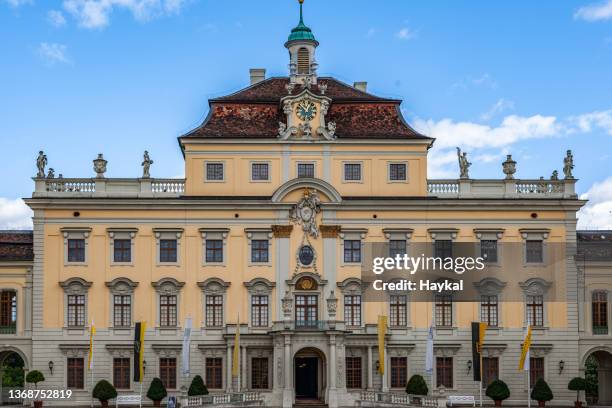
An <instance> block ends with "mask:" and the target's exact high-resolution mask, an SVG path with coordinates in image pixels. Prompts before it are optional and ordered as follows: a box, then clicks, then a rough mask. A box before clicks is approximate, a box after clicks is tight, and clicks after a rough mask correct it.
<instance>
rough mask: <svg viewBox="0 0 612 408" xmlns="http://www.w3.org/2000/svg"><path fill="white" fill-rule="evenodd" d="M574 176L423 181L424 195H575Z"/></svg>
mask: <svg viewBox="0 0 612 408" xmlns="http://www.w3.org/2000/svg"><path fill="white" fill-rule="evenodd" d="M576 181H577V180H576V179H564V180H542V179H538V180H519V179H509V180H474V179H455V180H427V194H428V195H429V196H430V197H440V198H577V195H576V190H575V184H576Z"/></svg>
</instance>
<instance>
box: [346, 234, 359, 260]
mask: <svg viewBox="0 0 612 408" xmlns="http://www.w3.org/2000/svg"><path fill="white" fill-rule="evenodd" d="M344 262H347V263H360V262H361V240H359V239H345V240H344Z"/></svg>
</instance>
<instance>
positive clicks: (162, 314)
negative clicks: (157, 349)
mask: <svg viewBox="0 0 612 408" xmlns="http://www.w3.org/2000/svg"><path fill="white" fill-rule="evenodd" d="M176 309H177V306H176V295H159V325H160V326H161V327H176V321H177V316H176V315H177V310H176Z"/></svg>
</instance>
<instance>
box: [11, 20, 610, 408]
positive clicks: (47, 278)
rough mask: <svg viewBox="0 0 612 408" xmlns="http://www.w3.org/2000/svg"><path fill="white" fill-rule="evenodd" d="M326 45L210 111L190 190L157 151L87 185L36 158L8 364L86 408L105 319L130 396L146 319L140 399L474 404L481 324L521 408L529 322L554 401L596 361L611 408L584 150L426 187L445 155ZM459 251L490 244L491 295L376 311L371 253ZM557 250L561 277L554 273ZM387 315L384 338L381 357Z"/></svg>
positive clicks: (102, 361) (17, 249)
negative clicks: (200, 394)
mask: <svg viewBox="0 0 612 408" xmlns="http://www.w3.org/2000/svg"><path fill="white" fill-rule="evenodd" d="M318 45H319V43H318V41H317V40H316V39H315V37H314V35H313V33H312V31H311V30H310V28H308V27H307V26H306V25H305V24H304V22H303V19H302V18H301V15H300V22H299V24H298V26H296V27H295V28H294V29H293V30H292V31H291V34H290V36H289V39H288V41H287V42H286V43H285V47H286V48H287V49H288V51H289V57H290V59H289V75H288V76H286V77H272V78H267V77H266V76H265V70H263V69H252V70H251V72H250V85H249V86H247V87H246V88H244V89H241V90H239V91H238V92H236V93H233V94H231V95H227V96H223V97H219V98H215V99H211V100H210V101H209V108H210V109H209V113H208V116H207V117H206V119H205V120H204V122H203V123H202V124H201V126H199V127H198V128H196V129H194V130H193V131H191V132H189V133H188V134H185V135H183V136H181V137H180V138H179V139H178V142H179V144H180V147H181V150H182V153H183V156H184V160H185V179H160V178H153V177H151V176H150V172H153V173H154V169H155V167H154V166H152V164H153V163H152V160H151V158H150V157H149V155H148V153H147V154H146V155H145V157H144V159H143V162H142V166H143V177H142V178H138V179H127V178H107V177H106V176H105V172H106V169H107V167H110V166H112V162H107V161H106V159H105V158H104V156H103V155H102V154H100V155H99V157H97V158H95V160H94V161H93V172H95V176H94V177H91V178H57V177H53V175H52V174H51V175H48V174H46V169H45V164H46V163H45V158H44V154H43V153H42V152H41V156H40V158H39V163H38V164H39V174H38V176H37V177H35V178H34V182H35V190H34V193H33V194H32V197H31V198H28V199H26V202H27V204H28V205H29V206H30V207H31V208H32V209H33V210H34V218H33V225H34V228H33V231H32V232H29V233H28V232H21V233H18V232H2V233H1V234H0V286H1V289H2V291H1V293H0V296H1V297H0V303H1V305H0V306H1V310H0V320H1V321H0V326H1V328H0V339H1V341H0V345H2V349H1V350H0V351H1V354H0V356H1V357H2V359H3V361H5V364H7V363H6V361H9V362H13V363H14V361H17V360H21V364H22V365H23V367H24V369H25V370H33V369H38V370H41V371H42V372H43V373H44V375H45V377H46V380H45V382H44V383H43V384H44V386H43V385H40V386H41V387H42V388H56V389H66V388H69V389H71V390H73V392H74V397H73V398H72V399H71V400H70V401H69V402H66V401H63V402H58V401H49V402H46V404H59V405H62V404H73V405H74V404H79V403H80V404H85V405H88V404H89V400H90V392H91V391H90V390H91V385H90V372H89V371H88V370H87V353H88V347H89V327H90V325H91V324H92V322H95V326H96V329H97V333H96V337H95V349H94V369H93V375H92V378H93V380H94V383H95V382H96V381H98V380H100V379H108V380H109V381H111V382H112V383H113V384H114V385H115V387H116V388H117V389H118V392H119V394H134V393H138V392H139V390H138V387H139V385H138V384H137V383H134V382H133V380H132V377H133V364H134V362H133V338H134V333H133V330H134V323H135V322H137V321H142V322H146V324H147V329H146V338H145V357H144V358H145V362H146V365H145V387H146V386H148V384H149V383H150V381H151V380H152V379H153V378H154V377H159V378H161V379H162V381H163V382H164V385H165V386H166V388H167V389H168V390H169V393H170V394H174V395H177V396H180V395H184V394H185V391H186V388H187V387H188V386H189V384H190V382H191V380H192V378H193V377H194V376H195V375H201V376H202V377H203V378H204V381H205V383H206V385H207V387H208V389H209V391H210V392H211V393H214V394H227V393H245V392H257V393H258V395H259V396H260V398H261V399H263V401H264V404H265V406H271V407H292V406H293V405H294V404H298V405H299V404H300V403H301V402H303V401H309V402H310V403H311V405H312V401H313V400H314V401H317V400H318V401H319V402H320V404H322V405H323V404H327V405H328V406H329V407H349V406H350V407H352V406H356V405H355V404H358V403H362V404H363V403H364V402H368V401H370V403H371V404H374V403H375V400H376V399H377V398H379V399H384V398H389V395H395V394H397V395H400V394H404V395H405V391H404V390H405V386H406V382H407V380H408V379H409V378H410V377H411V376H412V375H414V374H421V375H423V376H424V377H425V379H426V381H427V384H428V386H429V388H430V390H431V393H432V394H433V395H438V396H447V395H454V394H457V395H478V389H479V388H478V387H479V385H478V383H477V382H474V381H473V380H472V373H471V372H470V370H471V369H472V365H473V362H472V361H471V360H472V349H471V343H470V341H471V331H470V330H471V329H470V323H471V322H474V321H484V322H487V323H488V324H489V329H488V330H487V336H486V341H485V344H484V347H483V381H484V382H485V383H488V382H490V381H492V380H493V379H497V378H499V379H503V380H504V381H505V382H506V383H507V384H508V385H509V387H510V389H511V393H512V396H511V400H515V401H517V402H520V403H522V404H525V402H526V401H525V399H526V383H525V378H526V377H525V375H524V373H523V372H520V371H518V369H517V367H518V360H519V357H520V352H521V344H522V342H523V337H524V333H525V328H526V327H527V326H528V325H529V324H531V325H532V326H533V339H532V348H531V355H530V357H531V359H530V370H531V371H530V374H531V380H532V382H534V381H535V380H537V379H538V378H544V379H546V381H547V382H548V384H549V385H550V386H551V388H552V390H553V392H554V395H555V400H554V403H556V404H558V405H570V404H572V403H573V402H572V401H573V399H574V396H575V393H574V392H573V391H568V390H567V383H568V381H569V380H570V379H571V378H572V377H575V376H578V375H584V370H585V364H586V361H587V359H588V358H589V357H592V356H594V357H595V358H596V360H597V363H598V372H599V374H598V375H599V383H600V386H599V394H598V401H599V402H600V403H606V402H607V403H609V402H611V401H612V392H611V391H610V390H611V389H612V373H611V372H610V370H612V354H610V353H612V337H610V331H609V319H610V317H609V316H610V313H609V309H610V308H609V293H610V291H612V281H611V280H610V277H609V276H610V270H611V266H612V263H610V262H605V261H604V262H600V261H598V260H590V259H586V260H585V259H584V258H581V260H580V261H578V260H577V259H578V258H577V257H578V254H577V250H576V248H577V244H579V243H580V242H583V241H585V242H586V241H589V242H592V241H595V242H599V243H608V244H610V241H612V234H609V233H606V232H601V233H600V232H598V233H589V232H577V231H576V211H577V210H578V209H580V207H581V206H582V205H583V204H584V201H581V200H579V199H578V198H577V195H576V194H575V191H574V187H575V182H576V179H574V178H573V176H572V168H573V165H572V163H571V154H568V158H566V168H565V169H564V170H565V171H564V176H565V177H564V178H563V177H561V178H557V177H553V178H551V179H550V180H544V179H536V180H525V179H518V178H515V176H514V175H515V171H516V162H515V161H514V160H512V157H511V156H508V158H507V160H506V161H505V162H504V163H503V164H502V165H500V171H499V175H496V176H494V177H492V178H491V179H484V180H477V179H472V178H470V177H469V165H470V164H469V163H468V162H467V159H466V156H465V155H461V154H459V157H458V160H459V164H460V166H459V167H460V170H461V178H458V179H452V180H431V179H428V178H427V160H428V152H429V149H430V148H431V147H432V145H433V144H434V142H435V141H434V140H433V139H432V138H430V137H428V136H426V135H422V134H420V133H418V132H417V131H415V130H414V129H413V128H411V127H410V125H408V124H407V123H406V121H405V120H404V118H403V117H402V114H401V112H400V103H401V101H400V100H395V99H388V98H383V97H378V96H375V95H373V94H371V93H369V92H368V90H367V84H366V83H365V82H356V83H354V84H353V85H352V86H351V85H348V84H345V83H343V82H341V81H338V80H337V79H334V78H331V77H322V76H318V75H317V66H318V64H317V62H316V59H315V54H316V49H317V47H318ZM457 144H458V145H459V144H461V141H460V140H458V141H457ZM462 243H476V244H478V245H479V248H480V250H481V251H482V253H485V252H486V255H487V256H488V259H489V261H490V264H491V265H490V268H489V271H490V272H491V274H490V276H489V277H486V278H484V279H483V280H482V281H481V282H480V283H479V285H477V286H478V288H479V289H482V293H481V296H480V297H479V298H478V299H477V301H476V300H475V301H472V302H455V301H454V299H453V296H452V295H435V296H433V295H432V298H431V300H430V301H418V302H416V301H411V295H410V294H409V293H406V292H401V291H398V292H392V293H391V292H389V293H388V294H387V295H385V296H386V297H384V298H383V299H378V300H377V301H372V302H369V301H367V299H366V298H365V295H364V282H362V270H363V269H364V268H366V267H367V265H364V263H365V261H364V260H365V259H366V256H365V250H364V248H367V247H368V245H370V244H385V245H387V246H388V248H389V251H390V253H391V254H401V253H406V252H409V251H410V248H414V247H416V246H418V245H422V246H423V247H431V248H433V251H434V252H436V253H438V254H447V255H450V254H452V250H453V246H454V245H460V244H462ZM502 248H503V249H502ZM509 248H514V249H509ZM506 249H507V250H506ZM553 249H555V251H561V252H557V255H556V256H557V258H556V265H555V270H556V273H555V278H554V279H544V278H541V277H539V276H540V275H539V273H540V271H541V270H542V269H543V268H544V266H543V265H544V263H545V260H546V259H549V257H552V254H551V253H552V252H553ZM513 251H514V252H513ZM559 254H561V255H559ZM547 276H549V275H547ZM379 315H384V316H387V317H388V323H389V324H388V329H387V334H386V338H385V342H384V347H385V350H384V351H385V353H384V359H385V361H383V362H381V361H380V356H381V353H379V350H378V347H379V342H378V336H377V318H378V316H379ZM188 318H191V321H192V326H193V331H192V337H191V346H190V353H189V374H187V375H185V374H184V373H183V371H184V370H183V369H184V368H185V364H184V361H183V360H182V357H181V352H182V340H183V328H184V325H185V321H186V319H188ZM431 326H433V337H434V366H433V370H432V372H431V375H429V374H428V373H426V371H425V355H426V341H427V336H428V332H429V328H430V327H431ZM237 330H239V331H240V344H239V350H238V352H237V353H234V343H235V340H236V336H235V333H236V331H237ZM236 356H238V361H237V368H238V370H237V373H236V372H232V371H235V370H232V367H233V365H235V363H234V359H235V358H236ZM381 363H382V364H381ZM381 365H383V366H384V372H383V373H382V374H381V373H380V371H382V370H380V366H381ZM485 386H486V384H485ZM4 397H5V396H4ZM388 401H391V399H389V400H388ZM389 403H390V402H389Z"/></svg>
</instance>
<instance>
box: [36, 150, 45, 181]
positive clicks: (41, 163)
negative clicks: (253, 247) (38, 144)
mask: <svg viewBox="0 0 612 408" xmlns="http://www.w3.org/2000/svg"><path fill="white" fill-rule="evenodd" d="M46 166H47V155H46V154H45V152H43V151H42V150H41V151H40V152H38V157H37V158H36V167H37V168H38V173H37V174H36V177H38V178H43V177H45V167H46Z"/></svg>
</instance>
